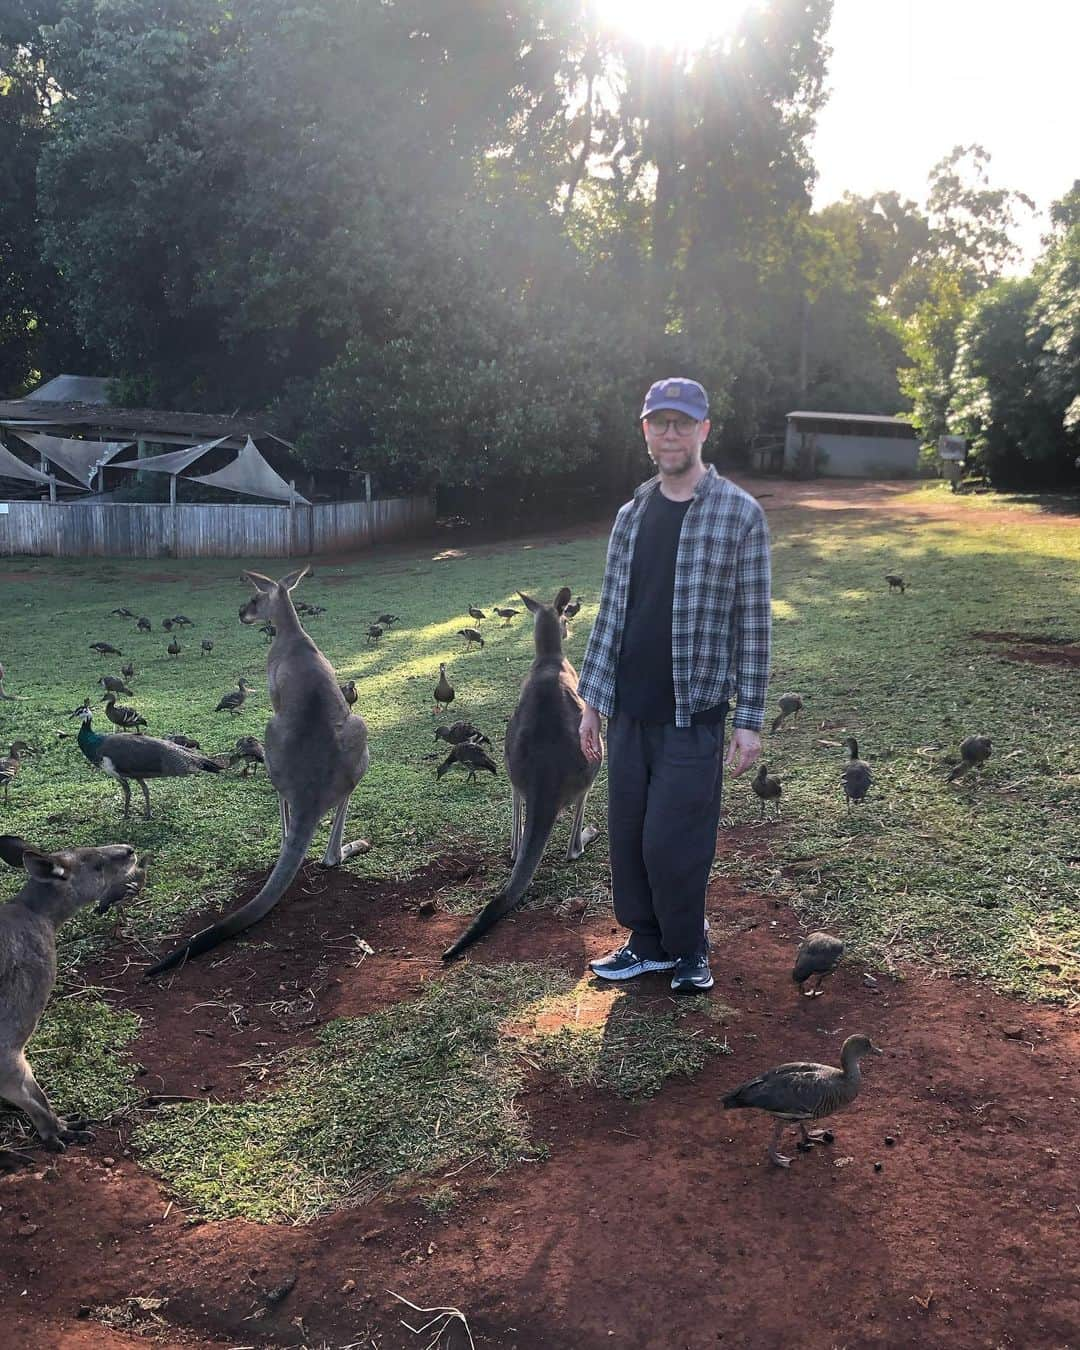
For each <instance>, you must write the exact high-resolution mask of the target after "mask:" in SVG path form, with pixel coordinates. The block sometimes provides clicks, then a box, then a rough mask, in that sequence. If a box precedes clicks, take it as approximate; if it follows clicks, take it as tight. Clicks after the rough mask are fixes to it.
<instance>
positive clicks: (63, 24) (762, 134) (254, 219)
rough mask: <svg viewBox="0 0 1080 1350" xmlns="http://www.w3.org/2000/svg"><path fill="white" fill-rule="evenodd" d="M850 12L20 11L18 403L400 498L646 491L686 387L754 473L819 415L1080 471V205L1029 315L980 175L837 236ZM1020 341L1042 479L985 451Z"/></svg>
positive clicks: (15, 191)
mask: <svg viewBox="0 0 1080 1350" xmlns="http://www.w3.org/2000/svg"><path fill="white" fill-rule="evenodd" d="M830 9H831V5H830V0H760V2H759V3H757V4H755V5H751V6H750V7H748V8H747V10H746V12H745V14H744V16H743V18H742V20H741V22H740V24H739V26H738V27H737V28H736V29H735V31H734V32H733V33H732V34H731V35H730V36H729V37H728V38H726V39H724V40H722V41H721V40H717V41H715V42H714V43H713V44H712V45H711V46H709V47H707V48H706V49H704V50H702V51H699V52H697V53H694V54H693V56H685V55H676V54H674V53H672V52H666V51H664V50H663V49H655V48H650V49H644V48H640V47H637V46H635V45H634V44H632V43H631V42H629V41H628V40H627V39H626V38H625V37H623V36H621V35H620V34H618V33H617V32H615V31H613V30H609V29H605V28H603V27H602V26H600V24H599V22H598V20H597V17H596V12H595V9H594V7H593V6H592V5H591V4H589V3H588V2H587V0H504V3H502V4H500V5H498V6H491V5H486V4H480V5H478V4H476V3H475V0H445V2H444V3H441V4H439V5H432V4H430V3H427V2H426V0H306V2H305V0H245V3H244V4H243V5H240V6H235V5H226V4H225V3H223V0H0V138H2V141H0V148H2V149H3V150H4V153H5V164H6V165H8V166H9V174H8V188H9V191H8V192H7V195H6V197H5V198H4V200H3V201H2V202H0V387H2V388H0V392H4V393H7V394H12V393H17V392H19V390H20V389H21V388H23V387H25V386H26V385H27V384H28V383H31V382H32V381H33V379H34V377H35V375H36V374H37V373H40V374H41V375H46V376H47V375H50V374H54V373H56V371H57V370H58V369H60V368H65V367H66V368H69V369H75V370H82V371H85V372H87V373H106V374H109V375H111V376H113V377H114V380H115V386H114V388H115V396H116V397H117V398H118V400H120V401H123V402H128V403H133V402H143V403H146V404H150V405H159V406H160V405H163V404H167V405H170V406H178V407H190V408H196V409H200V410H206V411H214V410H224V411H232V410H234V409H237V408H242V409H250V410H260V411H263V412H269V413H272V414H273V415H274V416H276V417H277V419H278V421H279V423H280V426H281V428H282V430H283V431H284V432H285V434H286V435H289V436H290V437H292V438H295V439H296V440H297V442H298V444H299V445H300V446H301V448H302V452H303V453H304V454H305V456H306V457H307V458H308V460H309V461H310V462H311V464H312V465H313V466H319V465H325V466H328V467H345V468H357V469H359V468H365V469H374V470H376V472H377V475H378V477H379V479H380V481H381V482H382V483H383V485H384V486H386V487H411V486H419V485H424V486H430V485H432V484H436V483H438V484H442V485H449V486H455V485H456V486H458V487H461V488H468V489H470V490H475V489H477V488H479V487H484V488H489V489H490V488H492V487H493V486H498V485H500V484H501V485H504V486H505V487H507V488H508V489H512V488H513V487H514V485H520V483H521V481H522V480H523V479H525V478H529V479H530V480H532V481H538V480H547V481H548V482H549V483H551V484H552V485H554V487H555V489H557V488H558V485H559V484H561V483H569V482H571V481H573V482H576V483H590V484H593V485H595V484H598V483H609V484H611V485H612V487H613V489H614V490H622V489H623V487H625V485H626V483H628V482H632V481H634V479H636V478H637V477H639V476H640V475H641V473H642V472H643V470H644V468H645V461H644V459H643V456H642V451H641V443H640V436H639V434H638V432H637V430H636V425H635V422H636V413H637V401H638V399H639V398H640V395H641V390H642V388H643V387H644V386H645V385H646V384H647V383H648V382H649V381H650V380H651V379H652V378H654V377H656V375H657V374H660V373H667V372H671V371H675V370H682V371H687V372H690V373H693V374H694V375H696V376H698V377H699V378H700V379H702V380H703V381H704V382H705V383H706V385H707V386H708V387H709V389H710V392H711V393H712V396H713V401H714V410H715V417H714V421H715V422H716V423H717V426H718V431H717V440H718V441H719V443H720V444H721V445H722V446H723V447H724V448H726V449H728V450H730V451H732V452H734V453H741V452H742V451H744V450H745V448H746V446H747V445H748V444H749V442H750V441H751V439H752V438H753V437H754V436H756V435H759V434H761V433H773V434H775V433H778V432H780V431H781V430H782V427H783V417H784V414H785V413H786V412H787V411H790V409H791V408H792V407H794V406H795V405H796V404H808V405H810V406H816V407H819V408H825V409H828V408H837V409H845V410H849V411H883V412H893V411H899V410H900V409H901V408H902V407H904V406H905V405H906V404H907V403H910V406H912V407H913V408H914V412H915V416H916V418H917V419H918V421H919V424H920V426H921V427H922V429H923V432H924V434H925V435H926V437H927V438H928V439H930V438H932V437H933V436H935V435H937V434H939V432H940V431H942V430H945V429H947V428H948V427H953V428H954V429H955V427H956V426H957V425H959V424H960V423H961V422H962V423H963V424H964V425H965V426H968V427H970V428H971V432H972V435H973V437H974V439H975V441H976V442H977V444H978V445H979V446H980V447H982V448H984V449H985V450H986V455H987V458H988V462H992V463H993V464H994V465H999V464H1000V463H1001V462H1003V461H1002V460H1001V454H1004V455H1005V458H1006V459H1008V458H1009V456H1014V457H1015V456H1016V455H1019V456H1020V457H1021V458H1022V459H1024V458H1026V459H1030V460H1032V461H1038V462H1039V463H1041V464H1043V465H1057V464H1059V463H1060V462H1063V461H1062V456H1063V454H1064V450H1063V449H1062V447H1063V446H1064V445H1066V443H1068V444H1070V445H1071V440H1072V437H1073V436H1074V434H1075V430H1076V425H1077V422H1078V421H1080V414H1078V413H1077V411H1076V406H1077V405H1076V404H1075V400H1076V398H1077V394H1078V389H1077V378H1078V373H1077V365H1078V348H1080V336H1078V329H1080V320H1078V319H1077V313H1076V302H1075V299H1074V298H1073V297H1074V296H1075V294H1076V286H1075V282H1076V279H1077V278H1076V273H1077V266H1078V262H1077V242H1076V225H1077V217H1078V215H1080V210H1078V209H1077V208H1076V205H1075V203H1072V205H1070V199H1069V198H1065V199H1063V201H1062V203H1060V204H1059V208H1058V213H1057V215H1056V216H1055V218H1054V221H1053V234H1052V236H1051V238H1050V239H1049V240H1048V242H1047V248H1048V253H1047V257H1046V258H1045V259H1044V261H1043V263H1042V264H1040V270H1038V275H1037V278H1036V279H1033V280H1032V281H1031V282H1030V284H1028V285H1027V286H1026V287H1025V288H1022V289H1021V290H1020V291H1015V292H1014V291H1009V290H1006V291H999V290H998V289H997V287H998V286H999V285H1000V283H999V282H998V281H997V278H998V277H999V276H1000V275H1001V272H1002V269H1003V268H1005V267H1006V266H1008V265H1009V264H1010V263H1011V262H1012V261H1013V251H1012V247H1013V246H1012V242H1011V238H1012V237H1011V230H1012V228H1013V225H1014V223H1015V219H1016V214H1017V212H1018V211H1022V210H1024V209H1026V202H1025V199H1023V198H1022V197H1021V196H1020V194H1017V193H1014V192H1010V191H1008V190H1005V189H998V188H996V187H994V186H992V184H991V182H990V176H989V168H988V157H987V156H986V154H985V152H984V151H983V150H981V149H980V147H978V146H969V147H958V148H957V149H956V150H955V151H954V152H953V153H952V154H951V155H950V156H948V157H946V158H945V159H944V160H943V161H942V162H941V163H940V164H939V165H937V166H936V167H935V168H934V170H933V172H932V174H931V179H930V183H929V187H928V193H927V200H926V202H925V204H922V205H920V204H918V203H915V202H912V201H908V200H906V199H904V198H902V197H900V196H899V195H898V194H896V193H895V192H889V191H887V190H885V189H884V188H883V190H882V191H881V192H879V193H877V194H876V195H874V196H873V197H870V198H855V197H847V198H845V199H844V200H843V201H841V202H838V203H835V204H834V205H832V206H829V207H826V208H825V209H824V210H820V211H817V212H814V211H813V210H812V209H811V204H810V193H811V188H812V186H813V178H814V167H813V162H812V158H811V153H810V149H809V145H810V136H811V133H812V131H813V127H814V119H815V116H816V114H817V112H818V110H819V109H820V107H821V106H822V103H823V101H824V98H825V93H824V89H825V77H826V72H827V63H828V55H829V53H828V48H827V44H826V34H827V30H828V23H829V19H830ZM1021 295H1022V297H1023V299H1022V300H1021V299H1020V297H1021ZM1025 306H1026V308H1025ZM1021 311H1023V313H1024V314H1026V319H1024V320H1023V322H1022V321H1021V317H1020V315H1021ZM1025 324H1026V327H1025V326H1024V325H1025ZM984 328H985V331H984ZM1013 341H1022V342H1023V343H1024V344H1026V345H1025V348H1024V353H1025V354H1024V356H1023V358H1022V359H1020V358H1017V359H1015V360H1013V361H1011V362H1009V365H1010V370H1009V372H1008V377H1009V379H1010V380H1015V379H1019V378H1021V374H1022V377H1023V378H1024V379H1025V380H1028V379H1029V380H1030V381H1033V382H1034V383H1035V385H1036V386H1037V388H1038V390H1039V391H1040V397H1042V398H1044V399H1045V400H1046V406H1047V410H1048V411H1047V415H1046V417H1045V419H1042V420H1039V419H1036V421H1037V423H1038V427H1039V432H1038V435H1039V436H1040V437H1041V438H1042V439H1041V440H1040V441H1039V443H1038V448H1037V447H1036V445H1035V442H1034V441H1032V439H1031V436H1032V435H1033V434H1034V432H1033V430H1032V427H1033V426H1034V424H1031V425H1030V426H1029V425H1026V424H1025V426H1024V427H1020V428H1019V429H1018V427H1017V424H1016V422H1015V419H1014V418H1013V417H1012V414H1011V413H1010V414H1009V421H1008V427H1009V430H1008V432H1007V433H1002V435H1001V436H999V435H998V432H997V431H996V430H995V431H994V432H993V434H990V433H989V432H987V431H986V430H985V426H984V423H983V422H982V421H980V420H979V419H980V418H981V417H982V416H983V415H984V413H985V412H986V410H987V409H988V408H989V407H990V406H991V405H993V407H994V408H996V409H997V411H998V412H1001V413H1002V415H1003V416H1004V413H1003V409H1004V408H1005V406H1006V405H1008V406H1009V407H1012V406H1013V402H1014V401H1015V398H1016V397H1018V395H1017V393H1016V390H1015V389H1013V388H1012V386H1010V390H1011V392H1006V391H1005V389H1004V388H1003V389H1001V390H997V389H996V388H995V387H994V386H995V381H996V371H995V368H994V367H995V363H996V362H997V361H998V360H1004V359H1005V351H1006V348H1007V347H1008V343H1009V342H1013ZM1002 344H1004V345H1002ZM898 369H902V371H903V374H902V375H901V377H900V381H899V382H898V375H897V372H898ZM901 384H902V389H901ZM999 395H1000V397H999ZM988 398H989V399H990V403H989V404H988V403H987V399H988ZM995 399H997V402H995ZM1055 410H1056V411H1055ZM976 426H977V427H978V429H976ZM995 426H996V423H995ZM991 446H994V447H998V448H999V449H1000V448H1001V447H1011V448H1009V449H1003V450H1001V454H999V449H995V450H993V451H992V452H991V449H990V447H991Z"/></svg>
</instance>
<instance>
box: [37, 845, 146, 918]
mask: <svg viewBox="0 0 1080 1350" xmlns="http://www.w3.org/2000/svg"><path fill="white" fill-rule="evenodd" d="M23 867H25V868H26V871H27V873H28V874H29V876H30V879H31V880H32V881H35V882H37V883H39V887H42V886H43V887H47V888H48V890H47V892H46V894H45V895H44V896H43V897H42V899H43V901H44V903H45V904H47V905H48V906H49V908H50V909H52V910H53V912H54V913H55V914H56V915H57V917H58V918H66V917H67V916H68V915H69V914H74V913H75V911H76V910H77V909H82V908H84V906H86V905H94V906H95V908H96V910H97V913H98V914H104V913H105V911H106V910H107V909H109V908H110V906H112V905H114V904H115V903H116V902H117V901H118V900H122V899H123V898H124V896H125V895H129V894H133V893H134V891H135V890H137V889H138V887H139V885H141V882H142V879H143V873H142V872H141V871H140V868H139V856H138V854H137V853H136V852H135V850H134V849H133V848H132V847H131V845H130V844H104V845H102V846H101V847H100V848H65V849H61V850H60V851H59V852H57V853H44V852H42V851H41V850H40V849H36V848H27V849H26V850H25V851H24V853H23Z"/></svg>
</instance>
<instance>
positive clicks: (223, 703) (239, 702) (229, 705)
mask: <svg viewBox="0 0 1080 1350" xmlns="http://www.w3.org/2000/svg"><path fill="white" fill-rule="evenodd" d="M250 693H251V685H249V684H248V682H247V680H245V679H244V677H243V675H241V676H240V678H239V679H238V680H237V681H236V688H235V689H230V690H229V692H228V693H227V694H222V696H221V698H220V699H219V700H218V705H217V707H216V708H215V709H214V711H215V712H231V713H238V712H239V711H240V709H241V708H242V707H243V706H244V699H246V698H247V696H248V694H250Z"/></svg>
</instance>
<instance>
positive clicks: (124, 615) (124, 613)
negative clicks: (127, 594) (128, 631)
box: [109, 605, 135, 619]
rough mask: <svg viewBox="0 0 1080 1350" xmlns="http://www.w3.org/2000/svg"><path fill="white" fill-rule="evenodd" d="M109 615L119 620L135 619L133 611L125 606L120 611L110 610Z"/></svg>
mask: <svg viewBox="0 0 1080 1350" xmlns="http://www.w3.org/2000/svg"><path fill="white" fill-rule="evenodd" d="M109 614H110V615H115V617H116V618H118V619H133V618H134V617H135V615H134V614H133V613H132V612H131V610H130V609H125V608H124V607H123V605H121V606H120V608H119V609H110V610H109Z"/></svg>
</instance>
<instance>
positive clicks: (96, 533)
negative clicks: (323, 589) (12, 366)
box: [0, 497, 435, 558]
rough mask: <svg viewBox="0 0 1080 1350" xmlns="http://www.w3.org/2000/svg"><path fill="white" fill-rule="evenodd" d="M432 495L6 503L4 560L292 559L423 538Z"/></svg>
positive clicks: (1, 513) (0, 508) (1, 533)
mask: <svg viewBox="0 0 1080 1350" xmlns="http://www.w3.org/2000/svg"><path fill="white" fill-rule="evenodd" d="M434 519H435V503H434V501H433V500H432V499H431V498H428V497H391V498H388V499H387V500H385V501H373V502H332V503H329V504H326V505H318V506H294V507H288V506H244V505H241V504H240V503H235V504H234V503H229V504H228V505H224V506H209V505H195V504H192V503H186V502H182V503H179V504H177V505H176V506H169V505H157V504H149V503H143V502H0V554H12V553H30V554H37V555H46V556H50V557H57V558H291V557H308V556H310V555H312V554H316V553H345V552H349V551H351V550H352V549H357V548H366V547H368V546H370V545H372V544H376V543H381V542H382V541H384V540H387V539H402V538H408V537H409V536H410V535H414V534H418V533H420V532H421V531H422V530H424V529H425V528H426V527H427V526H429V525H430V524H431V523H432V522H433V521H434Z"/></svg>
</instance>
